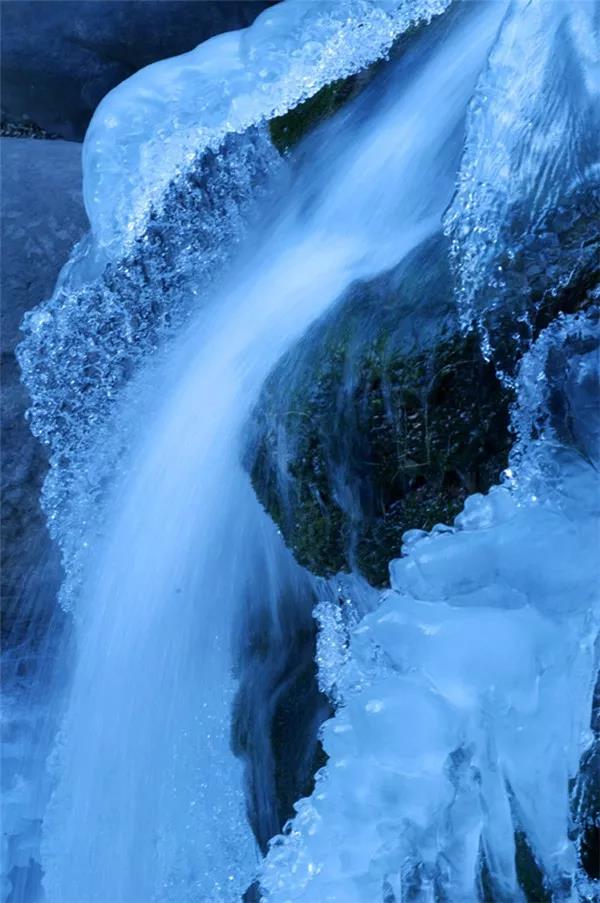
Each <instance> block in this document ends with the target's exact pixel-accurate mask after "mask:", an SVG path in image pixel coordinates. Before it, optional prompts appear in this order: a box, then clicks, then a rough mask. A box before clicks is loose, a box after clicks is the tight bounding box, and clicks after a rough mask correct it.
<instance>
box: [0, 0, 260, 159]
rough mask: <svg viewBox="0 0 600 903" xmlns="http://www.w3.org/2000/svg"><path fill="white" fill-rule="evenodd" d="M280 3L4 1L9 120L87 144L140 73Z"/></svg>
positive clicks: (10, 123)
mask: <svg viewBox="0 0 600 903" xmlns="http://www.w3.org/2000/svg"><path fill="white" fill-rule="evenodd" d="M271 5H273V2H272V0H227V2H219V0H202V2H199V0H110V2H107V0H69V2H65V0H2V3H1V11H2V28H1V53H2V121H3V125H4V127H5V131H6V132H7V133H10V131H11V127H13V128H14V126H15V125H23V124H25V123H27V124H30V125H32V126H34V127H37V128H38V129H42V130H44V131H45V132H47V133H51V134H56V135H58V136H60V137H63V138H68V139H70V140H75V141H81V139H82V138H83V136H84V134H85V130H86V128H87V126H88V123H89V121H90V119H91V116H92V114H93V112H94V110H95V109H96V107H97V105H98V104H99V102H100V101H101V100H102V98H103V97H104V95H105V94H107V93H108V92H109V91H110V90H111V89H112V88H114V87H115V85H118V84H119V82H122V81H123V80H124V79H126V78H129V76H130V75H133V73H134V72H137V71H138V69H142V68H143V67H144V66H147V65H149V64H150V63H153V62H155V61H156V60H160V59H164V58H165V57H170V56H176V55H177V54H180V53H185V52H187V51H188V50H192V49H193V48H194V47H196V46H197V45H198V44H200V43H202V41H206V40H207V39H208V38H211V37H213V36H214V35H216V34H220V33H221V32H225V31H234V30H235V29H238V28H245V27H246V26H248V25H250V24H251V23H252V22H253V21H254V19H255V18H256V16H257V15H258V14H259V13H260V12H262V11H263V9H265V8H266V7H268V6H271Z"/></svg>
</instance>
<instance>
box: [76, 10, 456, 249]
mask: <svg viewBox="0 0 600 903" xmlns="http://www.w3.org/2000/svg"><path fill="white" fill-rule="evenodd" d="M449 4H450V0H387V2H383V3H381V2H375V0H342V2H340V0H317V2H310V3H306V2H305V0H288V2H286V3H280V4H277V5H276V6H275V7H274V8H272V9H269V10H266V11H265V12H264V13H262V14H261V15H260V16H259V17H258V19H257V20H256V22H255V23H254V24H253V25H252V26H251V27H250V28H248V29H245V30H242V31H237V32H229V33H227V34H222V35H217V36H216V37H214V38H212V39H211V40H210V41H206V42H205V43H204V44H201V45H200V46H199V47H197V48H196V49H195V50H192V51H191V52H190V53H186V54H183V55H181V56H179V57H174V58H173V59H170V60H163V61H161V62H159V63H155V64H154V65H153V66H148V67H147V68H146V69H143V70H142V71H141V72H140V73H138V74H136V75H134V76H132V77H131V78H130V79H128V80H127V81H126V82H123V83H122V84H121V85H119V86H118V87H117V88H115V90H114V91H112V92H111V93H110V94H109V95H108V96H107V97H106V98H105V100H104V101H103V102H102V103H101V104H100V106H99V107H98V110H97V111H96V113H95V115H94V118H93V120H92V122H91V124H90V128H89V130H88V133H87V135H86V140H85V146H84V167H85V180H84V192H85V202H86V209H87V212H88V216H89V218H90V223H91V224H92V231H93V233H94V236H95V239H96V241H97V242H98V244H99V246H100V247H102V248H104V249H106V248H108V249H110V248H112V246H113V244H115V243H116V248H117V253H121V244H122V243H123V242H124V243H125V244H126V243H127V242H128V241H129V240H130V239H131V238H132V237H133V236H135V235H137V234H139V232H140V231H142V230H143V227H144V224H145V222H146V219H147V216H148V213H149V211H150V209H151V207H156V206H160V204H161V201H162V195H163V193H164V191H165V189H166V187H167V185H168V184H169V182H170V181H171V179H172V178H173V175H174V174H175V173H176V172H177V171H184V170H185V169H186V168H187V167H188V166H189V164H190V163H191V162H192V161H193V160H194V158H195V156H196V155H197V153H198V152H199V151H200V150H202V149H205V148H212V149H213V150H214V149H216V148H217V147H218V145H219V144H220V143H221V141H222V140H223V137H224V136H225V135H227V134H230V133H235V132H244V131H245V130H246V129H247V128H249V127H250V126H252V125H256V124H259V123H261V122H263V121H264V120H266V119H270V118H272V117H273V116H277V115H280V114H282V113H285V112H286V111H287V110H289V109H290V108H291V107H293V106H295V105H296V104H297V103H299V102H300V101H302V100H306V99H307V98H308V97H311V96H312V95H313V94H315V93H316V92H317V91H318V90H319V89H320V88H322V87H324V86H325V85H327V84H328V83H329V82H332V81H334V80H335V79H338V78H343V77H345V76H347V75H351V74H353V73H354V72H357V71H359V70H360V69H363V68H364V67H365V66H367V65H369V63H372V62H373V61H374V60H376V59H378V58H379V57H381V56H384V55H385V54H386V53H387V51H388V50H389V49H390V47H391V46H392V44H393V42H394V41H395V39H396V38H397V37H398V36H399V35H401V34H402V33H403V32H405V31H406V30H407V29H408V28H410V27H411V26H413V25H416V24H417V23H419V22H423V21H425V22H426V21H428V20H430V19H431V18H432V17H433V16H435V15H438V14H439V13H441V12H443V11H444V10H445V9H446V8H447V7H448V6H449ZM132 173H135V177H134V178H132V176H131V174H132Z"/></svg>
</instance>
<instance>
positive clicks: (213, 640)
mask: <svg viewBox="0 0 600 903" xmlns="http://www.w3.org/2000/svg"><path fill="white" fill-rule="evenodd" d="M501 13H502V7H501V6H497V5H495V4H494V5H492V6H489V7H486V6H483V7H479V8H474V9H473V10H472V11H470V12H469V13H468V14H465V15H464V16H463V17H462V18H461V19H460V20H459V21H458V22H457V23H456V24H455V26H454V28H453V29H452V30H451V32H450V33H449V34H447V35H446V36H445V40H443V41H438V44H437V46H434V47H433V48H432V47H431V46H429V44H428V46H427V49H428V53H427V54H422V56H423V57H424V59H421V58H420V55H419V54H418V53H417V54H416V57H415V60H414V67H413V72H412V74H411V77H410V79H408V80H407V81H406V82H403V83H399V82H398V81H397V80H394V79H393V78H392V81H391V82H390V84H389V85H388V87H387V90H386V91H385V94H384V96H383V97H380V98H378V99H377V101H376V102H373V101H372V102H371V106H372V107H373V108H374V109H373V112H371V115H370V116H369V117H368V118H366V119H365V117H364V115H363V111H362V110H359V111H358V113H357V115H356V116H355V117H354V119H353V118H352V116H350V117H349V118H348V121H347V123H346V124H345V127H344V129H343V130H341V131H340V130H337V131H336V130H332V135H331V140H330V141H329V142H328V141H326V140H322V141H321V143H320V148H319V149H318V150H315V153H314V156H313V157H312V159H311V161H310V171H309V172H308V173H300V175H299V177H298V179H297V181H296V182H295V184H294V186H293V187H292V188H291V189H289V190H288V194H287V197H286V199H285V202H283V203H282V204H281V205H280V210H279V212H278V214H277V216H276V217H275V219H274V220H271V221H269V222H266V223H265V224H264V226H263V227H262V228H261V230H260V231H259V233H258V235H257V236H256V237H255V240H254V241H253V242H252V243H251V244H250V245H249V247H248V248H246V249H245V251H244V252H243V253H242V255H241V257H240V259H239V260H238V262H237V264H236V266H235V268H234V269H233V270H232V271H231V273H230V275H229V276H228V277H227V279H226V280H225V281H224V283H223V284H222V286H221V288H220V290H219V292H218V295H216V296H215V297H214V298H213V299H212V300H211V302H210V303H209V304H208V306H207V308H206V309H205V310H204V311H203V312H202V313H201V315H200V316H199V317H198V319H197V320H196V321H195V322H194V323H193V324H192V325H191V326H190V328H189V329H188V331H187V332H186V334H185V336H184V337H183V338H182V340H181V341H180V342H179V344H178V345H177V346H176V347H175V348H172V349H171V352H170V355H169V360H168V363H167V364H166V365H165V366H164V367H163V368H161V369H160V370H159V372H158V373H157V374H155V376H154V378H153V377H147V378H146V388H145V391H146V392H150V393H151V396H150V397H152V398H154V399H156V401H155V402H154V404H155V405H156V407H157V411H156V412H155V413H153V414H152V415H151V416H149V422H148V424H147V425H146V426H145V427H144V430H143V433H144V434H145V438H144V439H143V440H142V441H141V442H140V444H139V447H138V448H136V449H134V450H133V451H132V453H131V454H130V456H129V463H128V465H127V467H126V470H125V477H124V478H123V479H122V480H121V481H120V483H119V487H118V489H117V491H116V493H115V499H114V504H113V508H112V514H111V515H109V517H108V519H107V523H106V527H105V529H104V535H105V536H106V539H105V540H104V541H102V542H99V544H98V547H97V548H96V550H95V551H94V554H93V556H92V559H91V564H90V565H89V566H88V571H87V574H86V577H85V582H84V586H83V590H82V593H81V598H80V600H79V604H78V609H77V615H76V627H77V663H76V666H75V669H74V674H73V677H72V688H71V691H70V694H69V697H68V702H67V714H66V717H65V720H64V724H63V727H62V731H61V735H60V741H59V744H58V747H57V750H56V756H55V759H56V761H55V766H54V767H55V770H56V775H57V779H58V787H57V789H56V792H55V795H54V798H53V800H52V803H51V805H50V809H49V811H48V813H47V815H46V818H45V825H44V831H45V841H44V856H43V865H44V868H45V870H46V876H45V887H46V892H47V895H48V898H49V899H50V900H54V901H59V900H60V901H61V903H67V901H73V903H74V901H80V900H83V899H85V900H86V901H90V903H91V901H94V900H95V901H108V900H110V901H114V903H118V901H123V903H131V901H147V900H148V901H149V900H153V899H157V900H178V901H179V900H187V899H190V900H191V899H214V900H223V899H229V898H236V897H238V896H239V894H240V892H241V891H242V890H243V889H244V887H245V886H247V885H248V884H249V883H250V880H251V878H252V875H253V872H254V870H255V868H256V854H255V852H254V846H253V841H252V838H251V834H250V829H249V827H248V826H247V824H246V820H245V817H244V805H243V792H242V784H241V769H240V766H239V763H237V762H236V760H235V759H234V758H233V756H232V753H231V752H230V749H229V739H228V732H229V719H230V705H231V699H232V692H233V682H232V678H231V668H232V661H231V656H230V652H229V644H230V634H231V630H232V627H233V625H234V623H235V620H236V617H237V614H236V613H237V612H239V610H240V607H241V606H244V605H248V604H252V593H253V592H255V593H256V592H260V591H261V590H262V589H263V581H262V579H261V576H260V575H261V574H264V573H269V572H271V573H273V572H275V577H274V578H273V580H274V583H275V585H277V581H278V580H284V579H287V575H288V574H289V570H290V567H291V565H290V564H289V559H288V556H287V553H285V552H284V550H283V549H282V548H281V541H280V539H279V537H278V535H277V533H276V531H275V528H274V527H273V526H272V525H271V524H270V523H269V522H268V520H267V518H266V515H265V514H264V513H263V512H262V510H261V508H260V506H259V504H258V502H257V501H256V499H255V498H254V496H253V493H252V491H251V488H250V485H249V481H248V477H247V475H245V474H244V472H243V470H242V468H241V465H240V460H239V458H240V442H241V440H242V438H243V437H242V435H241V431H242V428H243V425H244V422H245V419H246V417H247V415H248V413H249V410H250V408H251V405H252V403H253V401H254V400H255V399H256V397H257V395H258V392H259V390H260V387H261V384H262V382H263V380H264V378H265V377H266V375H267V374H268V372H269V370H270V369H271V367H272V366H273V365H274V364H275V362H276V361H277V360H278V358H279V357H280V356H281V354H282V353H283V352H284V351H285V349H286V348H287V347H289V345H290V344H291V343H292V342H293V341H295V340H297V339H298V338H299V337H300V336H301V335H302V333H303V332H304V331H305V329H306V328H307V326H308V325H309V324H310V323H311V321H313V320H314V319H315V318H316V317H317V316H318V315H319V314H320V313H322V312H323V311H324V310H326V309H327V307H328V306H329V305H330V304H332V303H333V302H334V301H335V300H336V299H337V298H338V297H339V295H340V294H341V292H342V291H343V290H344V289H345V288H346V287H347V286H348V285H349V284H350V283H351V282H352V281H353V280H355V279H357V278H359V277H365V276H368V275H371V274H374V273H377V272H379V271H381V270H382V269H385V268H387V267H389V266H391V265H392V264H394V263H395V262H397V261H398V260H399V259H401V258H402V256H403V254H404V253H406V252H407V251H409V250H410V249H411V248H413V247H414V246H415V245H416V244H418V243H419V242H420V241H421V240H422V239H423V238H424V237H425V236H426V235H428V234H429V233H430V232H431V231H433V230H435V229H438V228H439V225H440V221H441V215H442V212H443V210H444V207H445V205H446V204H447V203H448V200H449V197H450V192H451V188H452V175H453V171H454V168H455V166H456V162H457V159H458V154H459V151H460V146H461V130H460V125H461V122H462V121H463V118H464V110H465V106H466V103H467V100H468V97H469V96H470V93H471V92H472V90H473V86H474V83H475V78H476V76H477V72H478V71H479V69H480V68H481V66H482V64H483V61H484V59H485V55H486V52H487V49H488V47H489V45H490V43H491V41H492V39H493V36H494V34H495V31H496V29H497V26H498V22H499V19H500V16H501ZM148 382H149V385H148ZM159 393H160V394H159ZM278 575H280V576H278ZM65 850H69V855H68V856H66V855H65Z"/></svg>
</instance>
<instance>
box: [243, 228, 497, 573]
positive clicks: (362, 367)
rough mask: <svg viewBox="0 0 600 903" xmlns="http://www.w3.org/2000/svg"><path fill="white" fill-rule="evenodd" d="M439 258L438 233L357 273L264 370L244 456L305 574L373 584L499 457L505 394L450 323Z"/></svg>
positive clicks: (483, 482) (452, 511)
mask: <svg viewBox="0 0 600 903" xmlns="http://www.w3.org/2000/svg"><path fill="white" fill-rule="evenodd" d="M445 261H446V244H445V240H444V239H442V238H438V239H436V240H435V241H433V242H428V243H427V244H426V245H424V246H423V247H422V248H421V249H419V251H418V252H417V253H416V254H414V255H413V256H412V257H411V258H410V259H409V260H408V261H407V262H406V263H405V264H403V265H402V267H400V268H398V270H396V271H393V272H392V273H390V274H387V275H386V276H385V277H382V278H381V279H379V280H375V281H374V282H373V283H370V284H368V285H357V286H355V287H354V288H353V290H352V291H351V292H350V293H349V295H348V296H347V297H346V298H345V299H344V300H343V301H342V303H341V306H340V307H339V308H338V309H337V310H336V311H334V312H333V313H332V314H331V315H330V316H329V317H327V318H325V319H324V320H323V321H321V322H320V323H319V324H317V326H316V327H315V329H314V330H313V332H312V333H311V334H309V336H308V337H307V338H306V340H305V342H304V343H303V344H302V345H301V346H300V347H299V348H297V349H295V350H294V352H292V353H291V354H290V355H288V356H287V358H286V359H285V360H284V361H282V362H281V364H280V365H279V366H278V368H277V369H276V371H275V372H274V374H273V375H272V377H271V378H270V379H269V381H268V382H267V385H266V387H265V390H264V392H263V397H262V398H261V401H260V404H259V407H258V409H257V411H256V414H255V423H254V432H255V446H254V453H253V457H252V459H251V461H250V462H249V468H250V471H251V474H252V479H253V483H254V486H255V489H256V492H257V494H258V496H259V498H260V499H261V501H262V502H263V504H264V505H265V507H266V509H267V510H268V512H269V513H270V515H271V516H272V517H273V519H274V520H275V521H276V523H277V524H278V525H279V527H280V529H281V530H282V533H283V535H284V537H285V539H286V542H287V544H288V545H289V547H290V548H291V549H292V550H293V552H294V554H295V556H296V558H297V560H298V561H299V562H300V563H301V564H303V565H305V566H306V567H308V568H309V569H310V570H311V571H313V573H316V574H320V575H323V576H331V575H332V574H335V573H336V572H338V571H340V570H349V569H358V570H360V571H361V572H362V573H363V574H364V575H365V576H366V577H367V579H368V580H369V581H370V582H371V583H372V584H374V585H379V586H383V585H385V584H386V582H387V573H388V572H387V567H388V562H389V560H390V558H392V557H394V556H395V555H398V554H399V552H400V547H401V538H402V534H403V533H404V532H405V531H406V530H408V529H412V528H420V529H430V528H431V527H433V526H434V525H435V524H436V523H449V522H451V521H452V520H453V518H454V517H455V516H456V514H457V513H458V512H459V511H460V509H461V508H462V505H463V502H464V499H465V497H466V496H467V495H468V494H469V493H471V492H474V491H477V490H479V491H482V490H485V489H487V488H488V487H489V486H490V485H491V483H493V482H495V481H496V480H497V478H498V475H499V473H500V471H501V470H502V469H503V467H505V466H506V463H507V455H508V450H509V447H510V442H511V440H510V436H509V433H508V422H509V416H508V411H509V405H510V402H511V396H510V395H509V393H508V392H507V391H506V390H505V389H504V388H503V387H502V385H501V384H500V383H499V381H498V379H497V378H496V375H495V372H494V370H493V367H492V366H491V365H489V364H487V363H486V362H485V361H484V360H483V358H482V356H481V352H480V349H479V344H478V342H477V341H476V339H475V338H474V337H473V336H466V337H465V336H464V335H463V334H462V333H461V332H460V330H459V328H458V323H457V320H456V314H455V312H454V305H453V301H452V297H451V293H449V292H448V287H449V285H450V278H449V273H448V271H447V268H446V263H445ZM448 294H450V297H449V298H448V297H447V296H448ZM432 324H433V327H432Z"/></svg>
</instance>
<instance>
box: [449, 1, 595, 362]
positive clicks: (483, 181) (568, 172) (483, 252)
mask: <svg viewBox="0 0 600 903" xmlns="http://www.w3.org/2000/svg"><path fill="white" fill-rule="evenodd" d="M599 48H600V8H599V7H598V5H597V4H596V3H577V2H573V3H569V2H549V3H547V2H543V0H534V2H527V0H513V2H512V3H511V6H510V8H509V10H508V13H507V15H506V18H505V20H504V22H503V23H502V26H501V28H500V31H499V34H498V38H497V41H496V43H495V45H494V48H493V50H492V52H491V54H490V57H489V61H488V65H487V67H486V68H485V69H484V71H483V72H482V74H481V78H480V81H479V84H478V86H477V89H476V91H475V94H474V96H473V99H472V101H471V103H470V106H469V111H468V117H467V140H466V144H465V150H464V154H463V159H462V162H461V167H460V171H459V174H458V181H457V191H456V195H455V198H454V200H453V203H452V204H451V206H450V208H449V210H448V212H447V214H446V218H445V230H446V233H447V234H448V235H449V237H450V239H451V254H450V259H451V262H452V264H453V268H454V270H455V273H456V277H457V301H458V304H459V309H460V314H461V318H462V320H463V323H464V325H465V326H466V327H469V326H471V325H472V324H478V325H479V327H480V330H481V333H482V337H483V341H484V350H486V351H487V352H488V354H489V355H490V356H491V355H492V354H493V348H492V346H493V344H494V339H493V336H490V335H489V329H488V322H489V320H490V315H491V313H492V311H494V310H495V309H499V310H502V309H505V310H506V309H509V308H510V309H511V310H513V311H514V317H515V320H516V319H518V318H520V319H523V320H526V318H527V311H526V310H525V309H521V307H520V305H519V301H520V298H519V284H518V281H517V280H515V279H510V278H509V279H507V275H509V274H508V273H507V272H506V271H507V270H510V265H511V262H512V261H514V260H515V257H516V255H517V254H518V253H519V252H520V251H521V250H522V249H523V246H524V245H526V243H527V239H528V238H531V236H532V234H533V235H535V233H536V232H538V233H540V232H541V233H542V237H543V233H544V232H546V233H547V231H548V229H551V228H552V227H551V226H549V225H548V223H547V222H545V219H546V217H547V215H548V213H550V212H552V211H554V213H555V215H556V211H557V207H558V205H559V203H560V202H562V201H564V200H565V199H572V197H573V196H574V194H575V192H577V191H578V190H580V189H582V186H583V189H582V194H584V195H585V194H588V195H589V194H590V193H593V191H594V190H596V191H597V187H598V177H599V174H600V142H599V140H598V136H599V135H600V80H599V79H598V71H599V66H600V50H599ZM573 203H577V202H576V201H575V202H573V201H572V200H570V204H571V205H572V204H573ZM568 215H570V214H569V212H567V216H568ZM595 216H596V217H597V216H598V211H597V210H596V213H595ZM551 237H552V236H551ZM501 255H503V256H504V259H501ZM507 260H508V266H507ZM566 260H567V262H568V258H566ZM537 262H538V263H539V262H540V260H539V254H538V261H537ZM553 262H554V261H553ZM556 263H558V265H559V266H560V261H557V262H556ZM568 264H569V262H568ZM542 266H543V262H542ZM569 270H570V265H567V268H566V271H565V272H558V273H556V274H555V276H554V288H556V287H557V286H558V285H559V283H560V282H561V281H562V282H566V281H568V278H569V275H570V273H569ZM520 278H521V279H523V280H524V279H525V274H523V275H522V276H520Z"/></svg>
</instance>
